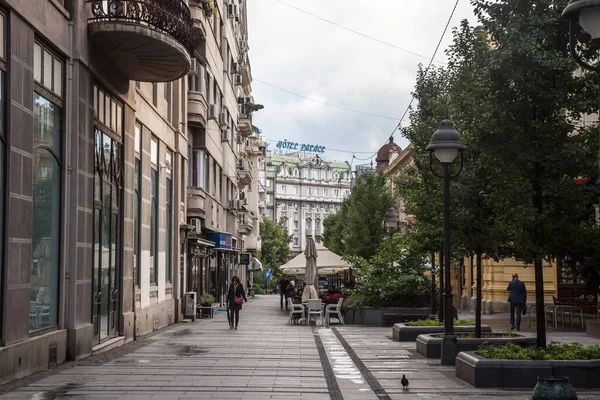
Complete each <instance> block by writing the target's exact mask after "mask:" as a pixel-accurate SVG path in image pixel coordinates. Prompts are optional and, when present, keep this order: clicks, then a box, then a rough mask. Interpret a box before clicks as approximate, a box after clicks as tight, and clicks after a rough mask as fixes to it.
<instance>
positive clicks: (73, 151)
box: [62, 1, 81, 359]
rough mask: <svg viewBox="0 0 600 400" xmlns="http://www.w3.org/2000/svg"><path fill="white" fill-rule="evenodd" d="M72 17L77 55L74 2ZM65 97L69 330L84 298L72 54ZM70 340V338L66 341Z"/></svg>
mask: <svg viewBox="0 0 600 400" xmlns="http://www.w3.org/2000/svg"><path fill="white" fill-rule="evenodd" d="M70 11H71V18H70V20H69V29H68V35H69V51H70V52H71V55H74V54H75V52H74V48H73V31H74V26H73V15H74V13H75V1H72V3H71V10H70ZM66 74H67V77H66V91H65V93H66V97H65V109H66V110H65V111H66V112H65V115H66V116H67V118H66V119H65V138H66V140H65V154H66V155H67V156H66V157H65V161H66V169H65V170H66V176H65V192H64V193H66V196H65V203H64V207H65V211H66V212H65V219H64V224H65V228H66V229H65V232H66V234H65V236H64V243H63V254H64V257H63V265H64V266H65V274H64V281H63V288H65V289H66V290H64V291H63V292H64V293H65V294H66V295H63V296H62V301H63V305H64V307H63V310H65V316H66V318H65V319H63V321H65V320H66V327H67V329H74V328H75V321H76V315H75V314H76V304H77V303H78V301H81V299H77V298H76V293H77V291H76V282H77V262H76V261H77V246H76V243H77V132H74V131H73V127H74V126H78V125H79V124H77V123H76V124H73V119H76V120H78V118H79V115H78V113H74V112H73V96H75V93H74V92H73V57H69V58H68V60H67V69H66ZM67 342H68V341H67ZM75 353H76V348H75V347H73V348H71V346H68V345H67V354H68V358H69V359H75V357H76V356H77V354H75Z"/></svg>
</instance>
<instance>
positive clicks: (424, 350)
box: [417, 332, 536, 359]
mask: <svg viewBox="0 0 600 400" xmlns="http://www.w3.org/2000/svg"><path fill="white" fill-rule="evenodd" d="M457 333H458V332H457ZM483 342H488V343H490V344H494V345H499V346H500V345H504V344H507V343H515V344H520V345H522V346H535V344H536V338H535V337H526V336H519V337H512V338H456V354H458V353H460V352H461V351H475V350H477V349H479V346H481V344H482V343H483ZM417 353H419V354H421V355H422V356H425V357H427V358H438V359H439V358H441V357H442V338H441V337H433V336H431V335H419V337H417Z"/></svg>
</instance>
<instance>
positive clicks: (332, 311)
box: [325, 297, 344, 325]
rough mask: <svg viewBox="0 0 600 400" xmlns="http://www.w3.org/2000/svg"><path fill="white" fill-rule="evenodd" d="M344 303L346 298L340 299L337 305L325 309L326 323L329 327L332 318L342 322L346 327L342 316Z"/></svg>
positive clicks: (329, 305)
mask: <svg viewBox="0 0 600 400" xmlns="http://www.w3.org/2000/svg"><path fill="white" fill-rule="evenodd" d="M343 302H344V298H342V297H340V298H339V299H338V302H337V303H336V304H328V305H327V307H325V323H326V324H327V325H329V324H330V319H331V317H332V316H334V317H335V318H337V319H338V321H340V324H342V325H344V317H343V316H342V303H343Z"/></svg>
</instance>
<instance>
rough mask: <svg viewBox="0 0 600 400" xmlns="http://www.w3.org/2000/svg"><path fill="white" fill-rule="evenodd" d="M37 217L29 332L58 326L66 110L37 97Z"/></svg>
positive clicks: (35, 96) (35, 193) (34, 213)
mask: <svg viewBox="0 0 600 400" xmlns="http://www.w3.org/2000/svg"><path fill="white" fill-rule="evenodd" d="M33 108H34V110H33V113H34V132H33V142H34V148H33V210H32V211H33V215H32V223H33V225H32V238H31V239H32V252H33V253H32V262H31V301H32V302H33V303H35V305H34V307H35V311H36V317H35V318H30V320H29V330H30V331H36V330H40V329H44V328H48V327H51V326H54V325H57V324H58V282H59V254H60V220H61V219H60V214H61V213H60V203H61V195H60V193H61V172H60V171H61V155H62V154H61V148H62V138H61V116H62V109H61V108H60V107H59V106H57V105H56V104H54V103H52V102H51V101H49V100H47V99H46V98H44V97H42V96H41V95H39V94H37V93H34V95H33Z"/></svg>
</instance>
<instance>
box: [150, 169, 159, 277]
mask: <svg viewBox="0 0 600 400" xmlns="http://www.w3.org/2000/svg"><path fill="white" fill-rule="evenodd" d="M150 181H151V184H150V185H151V193H150V195H151V204H150V284H154V285H156V282H157V281H158V279H157V275H158V242H157V239H158V171H157V170H156V169H155V168H151V170H150Z"/></svg>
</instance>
